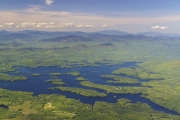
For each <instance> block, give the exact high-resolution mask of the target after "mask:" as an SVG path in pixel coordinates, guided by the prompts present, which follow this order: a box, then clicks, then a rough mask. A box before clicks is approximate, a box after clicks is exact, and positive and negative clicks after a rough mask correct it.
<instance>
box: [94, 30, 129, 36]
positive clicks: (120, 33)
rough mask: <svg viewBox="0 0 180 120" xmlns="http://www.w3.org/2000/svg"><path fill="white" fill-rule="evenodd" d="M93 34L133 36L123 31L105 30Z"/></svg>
mask: <svg viewBox="0 0 180 120" xmlns="http://www.w3.org/2000/svg"><path fill="white" fill-rule="evenodd" d="M91 34H103V35H120V36H124V35H131V33H127V32H123V31H118V30H103V31H99V32H92V33H91Z"/></svg>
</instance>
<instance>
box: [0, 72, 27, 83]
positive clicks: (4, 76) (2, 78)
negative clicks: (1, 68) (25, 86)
mask: <svg viewBox="0 0 180 120" xmlns="http://www.w3.org/2000/svg"><path fill="white" fill-rule="evenodd" d="M27 79H28V78H27V77H25V76H12V75H9V74H6V73H0V81H16V80H27Z"/></svg>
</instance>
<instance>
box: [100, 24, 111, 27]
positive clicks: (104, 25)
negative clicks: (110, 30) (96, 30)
mask: <svg viewBox="0 0 180 120" xmlns="http://www.w3.org/2000/svg"><path fill="white" fill-rule="evenodd" d="M101 26H102V27H109V26H114V25H111V24H103V25H101Z"/></svg>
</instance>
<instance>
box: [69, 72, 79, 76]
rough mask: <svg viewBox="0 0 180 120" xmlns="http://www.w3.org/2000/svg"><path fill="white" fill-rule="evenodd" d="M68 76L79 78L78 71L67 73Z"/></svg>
mask: <svg viewBox="0 0 180 120" xmlns="http://www.w3.org/2000/svg"><path fill="white" fill-rule="evenodd" d="M67 74H68V75H73V76H79V75H80V73H79V72H78V71H73V72H68V73H67Z"/></svg>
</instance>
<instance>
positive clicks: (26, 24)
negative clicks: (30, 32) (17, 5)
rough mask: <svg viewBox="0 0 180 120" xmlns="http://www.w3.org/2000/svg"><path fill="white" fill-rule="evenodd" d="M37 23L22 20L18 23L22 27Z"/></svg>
mask: <svg viewBox="0 0 180 120" xmlns="http://www.w3.org/2000/svg"><path fill="white" fill-rule="evenodd" d="M36 24H37V23H33V22H24V23H20V25H21V26H22V27H28V26H34V25H36Z"/></svg>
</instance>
